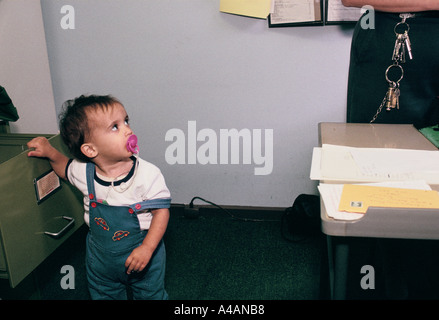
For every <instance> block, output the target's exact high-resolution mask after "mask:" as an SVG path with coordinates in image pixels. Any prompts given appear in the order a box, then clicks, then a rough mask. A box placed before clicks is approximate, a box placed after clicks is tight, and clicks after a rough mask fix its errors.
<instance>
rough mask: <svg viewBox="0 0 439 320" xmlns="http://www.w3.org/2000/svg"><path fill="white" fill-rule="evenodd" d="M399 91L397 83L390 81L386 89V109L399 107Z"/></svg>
mask: <svg viewBox="0 0 439 320" xmlns="http://www.w3.org/2000/svg"><path fill="white" fill-rule="evenodd" d="M400 94H401V91H400V90H399V83H396V82H392V83H391V84H390V86H389V89H388V90H387V94H386V111H390V110H392V109H395V108H396V109H399V96H400Z"/></svg>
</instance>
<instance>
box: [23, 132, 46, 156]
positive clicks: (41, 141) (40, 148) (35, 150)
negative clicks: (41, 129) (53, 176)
mask: <svg viewBox="0 0 439 320" xmlns="http://www.w3.org/2000/svg"><path fill="white" fill-rule="evenodd" d="M27 146H28V148H29V149H32V150H31V151H29V152H28V154H27V155H28V156H29V157H39V158H49V156H50V152H51V150H52V146H51V144H50V142H49V141H48V140H47V139H46V138H44V137H36V138H33V139H32V140H31V141H29V142H28V143H27Z"/></svg>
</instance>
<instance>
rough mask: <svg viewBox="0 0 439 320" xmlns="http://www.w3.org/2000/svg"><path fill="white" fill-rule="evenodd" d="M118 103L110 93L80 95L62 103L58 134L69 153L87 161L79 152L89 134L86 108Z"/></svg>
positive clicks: (106, 106)
mask: <svg viewBox="0 0 439 320" xmlns="http://www.w3.org/2000/svg"><path fill="white" fill-rule="evenodd" d="M116 103H119V104H121V103H120V102H119V100H117V99H116V98H114V97H112V96H111V95H106V96H98V95H90V96H85V95H81V96H80V97H78V98H75V99H72V100H67V101H66V102H64V104H63V112H62V113H61V115H60V122H59V127H60V134H61V137H62V139H63V141H64V143H65V144H66V145H67V147H68V148H69V151H70V153H71V154H72V155H73V156H74V157H75V158H77V159H78V160H81V161H89V160H90V159H89V158H88V157H86V156H85V155H84V154H83V153H82V152H81V146H82V145H83V144H84V142H85V139H86V137H88V136H89V134H90V127H89V125H88V121H87V114H86V110H87V109H91V110H92V109H96V108H101V109H107V108H108V107H109V106H111V105H114V104H116Z"/></svg>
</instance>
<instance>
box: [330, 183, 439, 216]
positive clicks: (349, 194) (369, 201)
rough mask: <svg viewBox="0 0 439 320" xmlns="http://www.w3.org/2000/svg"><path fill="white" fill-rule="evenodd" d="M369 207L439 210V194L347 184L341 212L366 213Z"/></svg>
mask: <svg viewBox="0 0 439 320" xmlns="http://www.w3.org/2000/svg"><path fill="white" fill-rule="evenodd" d="M369 207H384V208H389V207H391V208H433V209H439V194H438V192H437V191H434V190H415V189H400V188H389V187H375V186H365V185H355V184H345V185H344V186H343V192H342V194H341V199H340V205H339V208H338V210H339V211H347V212H356V213H366V211H367V209H368V208H369Z"/></svg>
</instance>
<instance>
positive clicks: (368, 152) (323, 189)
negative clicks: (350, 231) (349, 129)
mask: <svg viewBox="0 0 439 320" xmlns="http://www.w3.org/2000/svg"><path fill="white" fill-rule="evenodd" d="M310 176H311V179H312V180H320V181H322V182H332V183H320V185H319V186H318V189H319V192H320V195H321V197H322V199H323V203H324V205H325V209H326V212H327V215H328V216H329V217H331V218H334V219H339V220H355V219H359V218H361V217H363V214H359V213H349V212H340V211H338V206H339V203H340V199H341V194H342V191H343V184H334V183H337V182H340V183H342V182H350V183H366V182H367V183H370V184H371V185H375V186H388V187H393V188H404V189H421V190H431V188H430V186H429V185H434V184H439V151H436V150H435V151H426V150H407V149H387V148H354V147H345V146H337V145H328V144H324V145H323V146H322V148H314V150H313V158H312V165H311V175H310Z"/></svg>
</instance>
